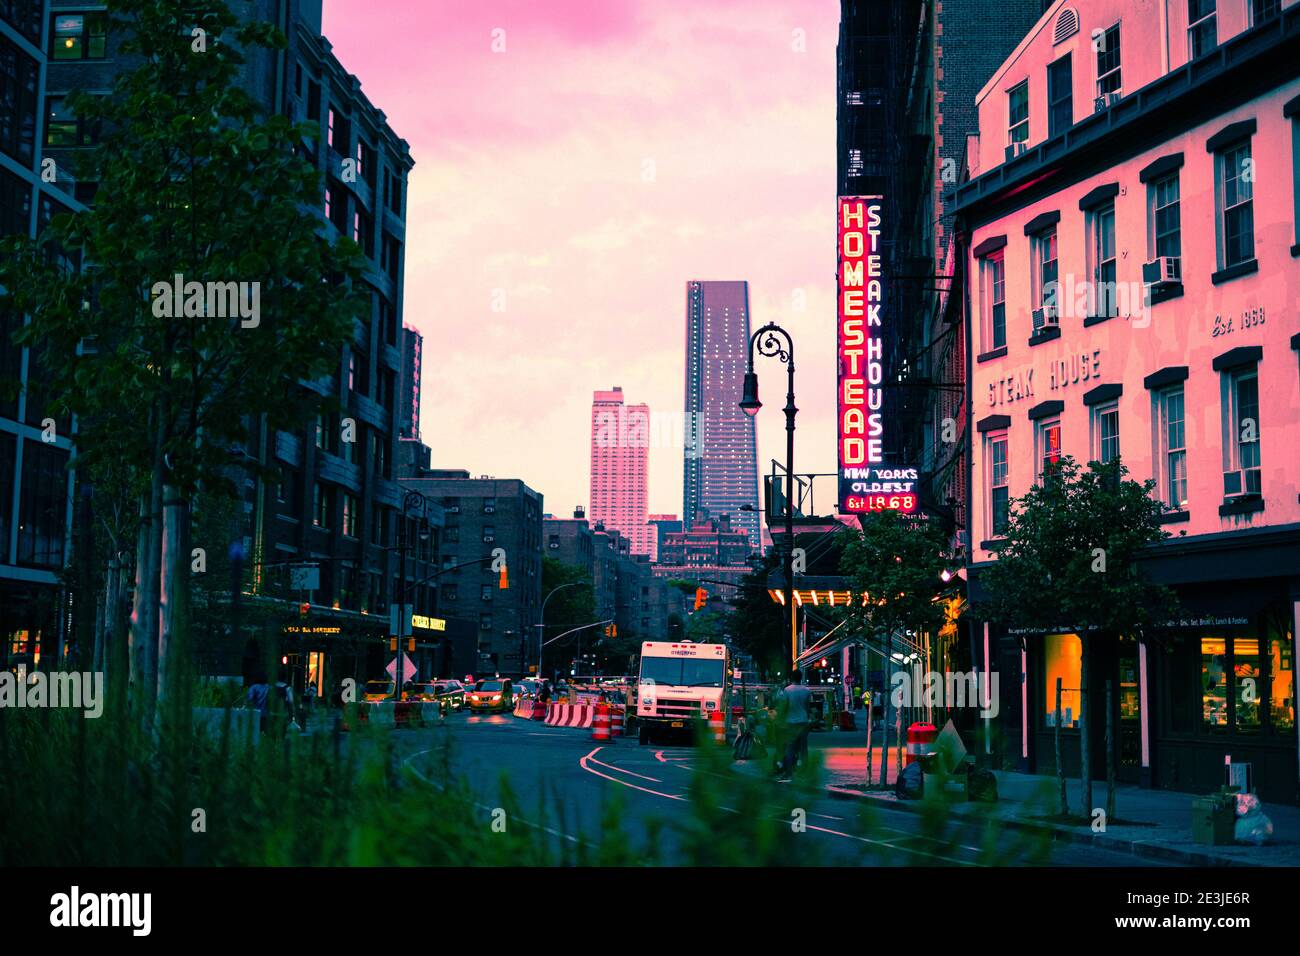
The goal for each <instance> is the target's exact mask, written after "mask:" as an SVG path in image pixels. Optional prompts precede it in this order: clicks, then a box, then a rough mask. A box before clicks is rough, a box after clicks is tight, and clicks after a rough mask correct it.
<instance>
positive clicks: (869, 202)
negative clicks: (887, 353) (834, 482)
mask: <svg viewBox="0 0 1300 956" xmlns="http://www.w3.org/2000/svg"><path fill="white" fill-rule="evenodd" d="M881 198H882V197H880V196H841V197H840V198H839V208H838V213H839V222H838V237H839V250H838V252H839V269H840V271H839V276H838V277H837V278H838V286H839V296H838V301H837V304H836V310H837V313H838V325H839V328H838V352H839V355H838V358H839V389H838V395H837V409H838V419H839V420H838V432H839V467H840V508H841V510H842V511H844V512H856V511H877V510H881V509H884V508H895V509H898V510H901V511H912V510H914V509H915V507H916V495H915V491H916V478H917V475H916V470H915V469H898V468H890V469H882V468H880V467H878V466H880V465H881V464H883V462H884V457H885V456H884V438H883V436H884V433H885V427H884V421H883V412H882V408H883V405H884V394H883V391H882V387H883V382H884V374H885V366H884V340H883V339H882V337H881V334H880V330H881V325H882V322H883V314H882V313H883V307H884V292H885V288H884V282H885V280H884V277H883V275H882V266H881V248H880V244H881V237H880V233H881V229H880V226H881V211H880V210H881V203H880V200H881Z"/></svg>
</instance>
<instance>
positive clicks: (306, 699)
mask: <svg viewBox="0 0 1300 956" xmlns="http://www.w3.org/2000/svg"><path fill="white" fill-rule="evenodd" d="M302 704H303V710H304V711H305V712H306V713H305V715H304V717H303V723H304V724H305V723H306V722H307V721H309V720H311V715H312V711H313V710H315V709H316V685H315V684H312V683H308V684H307V686H306V687H305V688H303V692H302Z"/></svg>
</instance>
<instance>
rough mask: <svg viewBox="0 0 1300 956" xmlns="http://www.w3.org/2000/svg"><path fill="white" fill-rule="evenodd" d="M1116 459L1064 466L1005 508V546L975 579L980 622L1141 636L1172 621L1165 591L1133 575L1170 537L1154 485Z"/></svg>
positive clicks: (1170, 598)
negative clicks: (983, 619)
mask: <svg viewBox="0 0 1300 956" xmlns="http://www.w3.org/2000/svg"><path fill="white" fill-rule="evenodd" d="M1127 475H1128V469H1127V468H1126V467H1124V465H1123V463H1122V462H1121V461H1120V460H1119V459H1118V458H1116V459H1113V460H1111V461H1109V462H1107V463H1105V464H1101V463H1099V462H1095V461H1094V462H1089V463H1088V467H1087V468H1086V469H1081V468H1080V467H1079V466H1078V465H1077V464H1076V463H1075V461H1074V460H1073V459H1072V458H1070V457H1068V456H1067V457H1065V458H1063V459H1062V460H1061V462H1060V463H1059V465H1057V466H1056V467H1055V469H1054V471H1053V473H1052V475H1050V476H1049V477H1047V479H1046V480H1044V481H1041V482H1038V483H1036V484H1035V485H1033V486H1032V487H1031V488H1030V489H1029V490H1028V491H1027V492H1026V493H1025V495H1024V497H1022V498H1018V499H1015V500H1013V501H1012V502H1011V506H1010V513H1009V519H1008V524H1007V528H1006V533H1005V543H1004V544H1003V546H1002V547H1001V548H1000V549H999V551H998V559H997V561H995V562H993V564H992V565H990V566H989V567H988V568H986V569H984V570H983V571H982V572H981V575H980V578H981V584H982V587H981V591H982V592H983V594H984V597H983V598H982V600H981V601H980V604H979V609H980V613H981V614H983V615H984V616H986V617H988V618H989V619H991V620H994V621H998V622H1000V623H1002V624H1004V625H1007V626H1010V627H1016V628H1023V629H1025V630H1028V631H1030V632H1037V633H1047V632H1053V631H1066V632H1084V631H1096V632H1098V633H1104V634H1135V633H1138V632H1149V631H1152V630H1153V629H1155V628H1158V627H1159V626H1160V625H1161V624H1162V623H1164V622H1167V621H1168V620H1170V619H1171V618H1172V617H1174V616H1175V614H1176V609H1177V602H1176V598H1175V596H1174V594H1173V592H1172V591H1170V590H1169V589H1168V588H1166V587H1164V586H1162V585H1158V584H1155V583H1153V582H1152V581H1150V580H1149V579H1148V578H1147V577H1146V576H1145V575H1144V574H1143V573H1142V572H1141V569H1140V560H1141V558H1142V555H1143V553H1144V551H1146V549H1148V548H1149V547H1150V546H1151V545H1153V544H1157V543H1158V542H1160V541H1162V540H1164V539H1165V538H1167V537H1168V536H1169V534H1168V532H1167V531H1165V530H1164V528H1163V527H1162V526H1161V524H1160V516H1161V513H1162V512H1163V508H1164V506H1163V505H1162V504H1161V502H1160V501H1159V500H1158V499H1157V498H1155V497H1154V496H1153V492H1154V490H1155V483H1154V482H1153V481H1147V482H1144V483H1139V482H1137V481H1133V480H1132V479H1129V478H1128V477H1127Z"/></svg>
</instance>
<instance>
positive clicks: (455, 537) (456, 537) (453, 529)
mask: <svg viewBox="0 0 1300 956" xmlns="http://www.w3.org/2000/svg"><path fill="white" fill-rule="evenodd" d="M442 538H443V540H444V541H446V542H447V543H448V544H460V526H459V525H454V524H453V525H448V526H447V527H446V528H445V529H443V533H442Z"/></svg>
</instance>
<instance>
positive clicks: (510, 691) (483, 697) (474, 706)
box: [466, 677, 515, 713]
mask: <svg viewBox="0 0 1300 956" xmlns="http://www.w3.org/2000/svg"><path fill="white" fill-rule="evenodd" d="M466 696H467V703H468V704H469V709H470V711H471V712H473V713H497V712H502V713H504V712H508V711H509V710H511V709H512V708H513V707H514V705H515V693H514V687H513V685H512V684H511V683H510V678H508V677H495V678H491V679H489V680H481V681H479V682H478V683H477V684H475V685H474V689H473V690H472V691H470V692H469V694H468V695H466Z"/></svg>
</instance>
